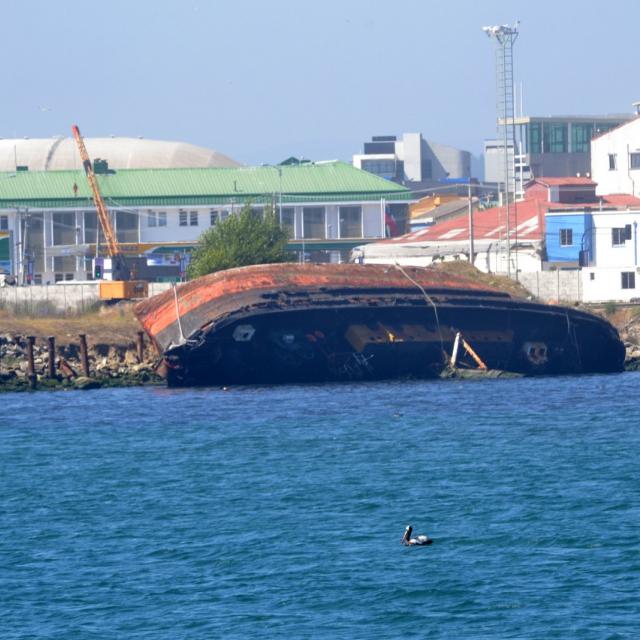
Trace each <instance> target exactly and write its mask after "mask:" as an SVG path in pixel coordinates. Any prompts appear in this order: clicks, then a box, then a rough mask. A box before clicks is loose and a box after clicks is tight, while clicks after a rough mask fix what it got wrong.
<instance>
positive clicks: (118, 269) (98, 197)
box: [71, 124, 130, 280]
mask: <svg viewBox="0 0 640 640" xmlns="http://www.w3.org/2000/svg"><path fill="white" fill-rule="evenodd" d="M71 131H72V132H73V137H74V138H75V140H76V144H77V145H78V151H79V152H80V158H81V159H82V166H83V167H84V172H85V173H86V175H87V180H88V181H89V186H90V187H91V193H92V194H93V202H94V204H95V206H96V210H97V212H98V220H99V221H100V226H101V227H102V231H103V233H104V237H105V240H106V242H107V254H108V255H109V257H110V258H111V260H112V264H113V266H112V270H113V277H114V279H115V280H129V278H130V273H129V268H128V266H127V263H126V260H125V258H124V255H123V254H122V251H121V250H120V246H119V245H118V239H117V238H116V234H115V231H114V229H113V225H112V224H111V219H110V218H109V212H108V211H107V207H106V205H105V204H104V200H103V198H102V194H101V193H100V185H98V180H97V178H96V174H95V173H94V171H93V164H92V163H91V160H90V158H89V154H88V153H87V148H86V147H85V145H84V140H83V139H82V134H81V133H80V129H79V128H78V125H75V124H74V125H73V126H72V127H71Z"/></svg>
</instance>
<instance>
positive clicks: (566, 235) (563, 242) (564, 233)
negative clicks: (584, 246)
mask: <svg viewBox="0 0 640 640" xmlns="http://www.w3.org/2000/svg"><path fill="white" fill-rule="evenodd" d="M567 240H568V242H567ZM560 246H561V247H572V246H573V229H570V228H569V229H560Z"/></svg>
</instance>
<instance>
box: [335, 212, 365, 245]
mask: <svg viewBox="0 0 640 640" xmlns="http://www.w3.org/2000/svg"><path fill="white" fill-rule="evenodd" d="M340 237H341V238H362V207H340Z"/></svg>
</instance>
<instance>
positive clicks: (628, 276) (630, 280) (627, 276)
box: [620, 271, 636, 289]
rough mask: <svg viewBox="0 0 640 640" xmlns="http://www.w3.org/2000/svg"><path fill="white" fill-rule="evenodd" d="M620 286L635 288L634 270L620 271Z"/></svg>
mask: <svg viewBox="0 0 640 640" xmlns="http://www.w3.org/2000/svg"><path fill="white" fill-rule="evenodd" d="M620 276H621V282H620V284H621V288H622V289H635V288H636V272H635V271H621V272H620Z"/></svg>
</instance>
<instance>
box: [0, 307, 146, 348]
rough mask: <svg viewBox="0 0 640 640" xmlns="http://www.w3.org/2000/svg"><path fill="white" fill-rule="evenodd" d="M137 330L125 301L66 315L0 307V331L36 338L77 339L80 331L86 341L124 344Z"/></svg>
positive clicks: (68, 340)
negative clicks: (22, 312)
mask: <svg viewBox="0 0 640 640" xmlns="http://www.w3.org/2000/svg"><path fill="white" fill-rule="evenodd" d="M139 330H140V325H139V324H138V321H137V320H136V319H135V317H134V315H133V311H132V305H131V304H126V303H120V304H117V305H113V306H109V307H102V308H100V309H99V310H97V311H93V312H90V313H85V314H83V315H79V316H71V317H67V318H60V317H53V316H41V317H32V316H26V315H15V314H13V313H11V312H10V311H7V310H0V333H11V334H13V335H21V336H28V335H32V336H36V337H37V338H45V337H47V336H55V338H56V341H57V342H58V344H68V343H71V342H74V343H77V342H78V334H80V333H85V334H86V335H87V340H88V341H89V343H90V344H97V343H106V344H128V343H130V342H134V341H135V339H136V332H137V331H139Z"/></svg>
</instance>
